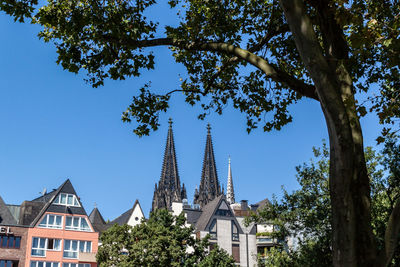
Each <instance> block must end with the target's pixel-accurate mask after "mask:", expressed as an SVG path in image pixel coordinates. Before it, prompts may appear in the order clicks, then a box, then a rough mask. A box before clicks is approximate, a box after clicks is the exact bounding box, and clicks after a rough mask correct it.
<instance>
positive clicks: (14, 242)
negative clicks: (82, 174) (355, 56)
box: [0, 180, 99, 267]
mask: <svg viewBox="0 0 400 267" xmlns="http://www.w3.org/2000/svg"><path fill="white" fill-rule="evenodd" d="M0 238H1V239H0V240H1V242H0V267H24V266H25V267H96V266H97V263H96V257H95V255H96V252H97V248H98V238H99V233H98V232H96V231H95V230H94V228H93V226H92V224H91V222H90V220H89V218H88V216H87V214H86V211H85V209H84V208H83V205H82V203H81V201H80V198H79V197H78V195H77V194H76V192H75V189H74V188H73V186H72V184H71V182H70V181H69V180H66V181H65V182H64V183H63V184H62V185H61V186H60V187H59V188H58V189H55V190H53V191H51V192H49V193H47V192H44V193H43V195H42V196H41V197H39V198H36V199H34V200H32V201H24V202H23V203H22V204H21V205H20V206H18V205H6V204H5V203H4V201H3V200H2V199H1V198H0Z"/></svg>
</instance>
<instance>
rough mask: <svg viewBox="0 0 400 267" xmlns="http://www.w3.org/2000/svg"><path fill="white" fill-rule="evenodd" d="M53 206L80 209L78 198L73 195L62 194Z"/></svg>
mask: <svg viewBox="0 0 400 267" xmlns="http://www.w3.org/2000/svg"><path fill="white" fill-rule="evenodd" d="M53 204H57V205H64V206H73V207H80V205H79V201H78V198H77V197H76V196H75V195H73V194H66V193H60V194H59V195H58V196H57V197H56V199H55V200H54V202H53Z"/></svg>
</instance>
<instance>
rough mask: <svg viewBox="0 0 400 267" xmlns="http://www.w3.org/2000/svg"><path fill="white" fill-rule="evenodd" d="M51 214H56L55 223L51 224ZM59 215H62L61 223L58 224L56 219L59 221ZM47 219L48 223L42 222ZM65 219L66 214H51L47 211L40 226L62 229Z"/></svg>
mask: <svg viewBox="0 0 400 267" xmlns="http://www.w3.org/2000/svg"><path fill="white" fill-rule="evenodd" d="M50 216H54V222H53V224H49V221H50ZM57 217H61V224H60V225H57V224H56V221H57ZM45 219H46V224H42V222H43V221H44V220H45ZM63 221H64V216H62V215H57V214H50V213H47V214H46V215H45V216H44V217H43V219H42V220H41V221H40V223H39V224H38V227H40V228H50V229H62V228H63Z"/></svg>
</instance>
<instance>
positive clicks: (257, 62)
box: [103, 35, 319, 101]
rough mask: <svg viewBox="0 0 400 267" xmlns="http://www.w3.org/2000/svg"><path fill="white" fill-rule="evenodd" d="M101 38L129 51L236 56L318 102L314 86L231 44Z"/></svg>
mask: <svg viewBox="0 0 400 267" xmlns="http://www.w3.org/2000/svg"><path fill="white" fill-rule="evenodd" d="M103 37H104V39H105V40H106V41H111V42H115V43H117V44H119V45H124V46H127V47H128V48H131V49H137V48H143V47H152V46H174V47H178V48H181V49H185V50H189V51H213V52H220V53H224V54H227V55H232V56H236V57H237V58H239V59H240V60H244V61H246V62H247V63H249V64H251V65H253V66H254V67H256V68H258V69H259V70H261V71H263V72H264V74H265V75H266V76H267V78H271V79H272V80H274V81H275V82H278V83H281V84H284V85H287V86H288V87H289V88H290V89H292V90H294V91H296V92H298V93H299V94H301V95H303V96H306V97H309V98H312V99H315V100H317V101H319V99H318V96H317V94H316V92H315V88H314V86H312V85H309V84H306V83H304V82H302V81H299V80H297V79H296V78H294V77H292V76H290V75H289V74H287V73H285V72H283V71H281V70H278V69H277V68H276V67H275V66H273V65H271V64H269V63H268V61H267V60H265V59H264V58H262V57H260V56H257V55H255V54H254V53H252V52H250V51H248V50H245V49H242V48H240V47H237V46H234V45H231V44H227V43H218V42H187V41H182V40H177V39H173V38H158V39H150V40H117V39H115V38H112V37H110V36H106V35H104V36H103Z"/></svg>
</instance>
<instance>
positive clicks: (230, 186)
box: [226, 157, 235, 204]
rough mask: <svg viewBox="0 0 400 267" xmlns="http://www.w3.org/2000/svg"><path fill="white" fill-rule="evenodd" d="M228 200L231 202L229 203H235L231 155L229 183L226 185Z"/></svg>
mask: <svg viewBox="0 0 400 267" xmlns="http://www.w3.org/2000/svg"><path fill="white" fill-rule="evenodd" d="M226 200H227V201H228V202H229V204H233V203H235V191H234V190H233V180H232V169H231V157H229V163H228V184H227V186H226Z"/></svg>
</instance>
